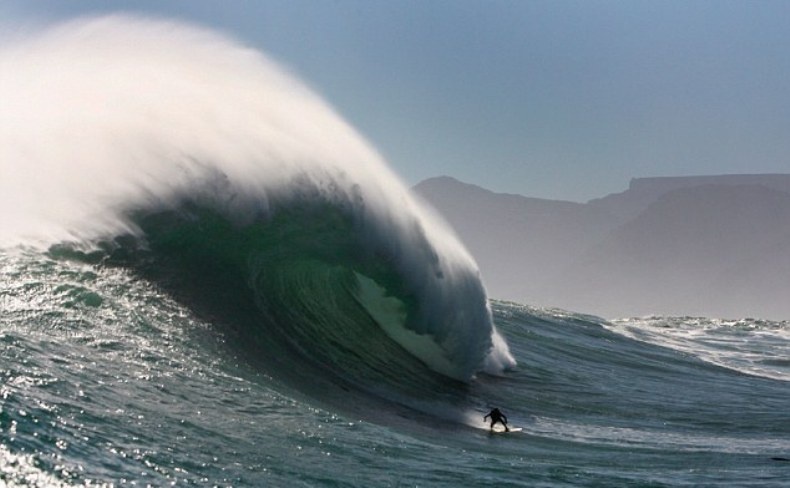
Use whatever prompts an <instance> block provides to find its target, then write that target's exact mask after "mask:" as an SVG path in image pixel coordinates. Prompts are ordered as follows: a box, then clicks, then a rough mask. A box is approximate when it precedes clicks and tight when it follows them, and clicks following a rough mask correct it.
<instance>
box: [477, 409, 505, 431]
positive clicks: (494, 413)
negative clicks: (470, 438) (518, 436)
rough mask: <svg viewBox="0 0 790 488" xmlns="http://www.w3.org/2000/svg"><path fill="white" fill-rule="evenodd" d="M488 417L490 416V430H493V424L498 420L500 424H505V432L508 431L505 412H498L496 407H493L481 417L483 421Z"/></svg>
mask: <svg viewBox="0 0 790 488" xmlns="http://www.w3.org/2000/svg"><path fill="white" fill-rule="evenodd" d="M488 417H491V430H494V424H496V423H497V422H499V423H500V424H502V425H504V426H505V432H510V429H509V428H508V426H507V417H505V414H503V413H502V412H500V411H499V409H498V408H495V409H493V410H491V411H490V412H488V415H486V416H485V417H483V422H485V421H486V419H487V418H488Z"/></svg>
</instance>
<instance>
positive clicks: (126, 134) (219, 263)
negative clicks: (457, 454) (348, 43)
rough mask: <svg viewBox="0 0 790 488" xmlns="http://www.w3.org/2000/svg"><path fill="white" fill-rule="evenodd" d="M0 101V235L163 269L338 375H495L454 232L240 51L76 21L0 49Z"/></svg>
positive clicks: (500, 347) (492, 338)
mask: <svg viewBox="0 0 790 488" xmlns="http://www.w3.org/2000/svg"><path fill="white" fill-rule="evenodd" d="M0 97H1V98H2V105H3V110H4V114H3V117H2V118H0V170H2V177H1V178H0V208H2V217H3V225H2V229H0V244H2V245H4V246H13V245H28V246H30V245H36V246H45V247H50V246H52V245H53V244H55V243H63V242H66V243H69V244H68V246H66V247H65V248H68V249H76V248H79V249H82V250H83V251H89V250H91V249H96V248H102V249H104V253H105V254H104V255H105V257H106V256H114V258H113V259H114V261H115V262H123V263H124V264H125V265H129V266H133V267H137V268H139V269H141V270H149V271H150V270H151V269H154V268H155V269H160V270H161V269H163V268H164V267H167V268H168V269H169V270H170V271H171V272H173V270H178V271H177V272H178V273H182V276H181V280H180V281H179V284H178V285H177V286H185V285H184V284H185V283H189V282H190V281H191V282H192V284H193V285H196V283H199V285H196V286H199V287H200V288H201V290H202V292H201V293H202V294H203V296H215V297H226V298H228V300H231V301H232V300H234V299H236V298H238V296H244V297H247V298H245V299H246V300H248V301H249V302H250V303H253V304H254V307H255V308H256V310H257V312H258V313H259V320H260V321H261V322H265V323H266V324H268V325H267V327H268V329H267V333H273V334H279V335H280V336H282V337H284V338H285V341H286V342H287V343H289V344H290V345H291V346H292V347H293V348H295V349H296V350H298V351H299V352H300V353H301V354H302V356H303V357H305V358H309V359H310V360H311V361H316V362H317V363H318V364H319V365H322V366H323V365H325V366H327V367H330V368H333V369H336V370H338V371H339V372H340V374H343V375H347V374H348V371H354V372H355V373H354V374H353V375H352V376H353V378H354V379H356V380H360V378H361V380H362V381H364V380H366V379H371V380H373V381H374V382H376V381H381V380H382V379H386V377H387V376H391V377H398V376H399V375H403V374H407V372H408V370H413V369H414V367H415V366H414V365H415V364H421V365H425V366H428V367H429V368H430V369H432V370H433V371H435V372H438V373H441V374H442V375H445V376H449V377H451V378H455V379H460V380H468V379H470V378H471V377H472V376H473V375H474V374H475V373H476V372H479V371H487V372H491V373H497V372H500V371H502V370H503V369H506V368H507V367H510V366H512V365H513V364H514V361H513V358H512V356H511V355H510V353H509V351H508V348H507V345H506V344H505V343H504V341H503V340H502V339H501V337H499V335H498V333H497V331H496V329H495V327H494V325H493V323H492V319H491V312H490V310H489V307H488V303H487V298H486V294H485V289H484V286H483V284H482V282H481V279H480V276H479V272H478V270H477V267H476V265H475V263H474V261H473V260H472V259H471V258H470V256H469V255H468V253H467V252H466V251H465V250H464V248H463V247H462V246H461V245H460V244H459V242H458V241H457V239H456V238H455V237H454V236H453V235H452V233H451V232H450V231H448V230H447V229H446V228H445V226H444V225H443V224H442V223H440V222H439V221H438V220H437V219H436V218H435V217H434V216H432V215H431V214H430V213H429V212H427V211H426V210H425V209H423V208H421V207H420V206H419V205H418V204H417V203H416V202H415V201H413V200H412V198H411V196H410V195H409V192H408V190H407V189H406V188H405V187H404V185H403V184H401V183H400V182H399V180H398V179H397V178H396V177H395V176H394V174H393V173H392V172H391V171H390V170H389V169H388V168H387V166H386V165H385V163H384V162H383V161H382V158H381V157H380V156H379V155H378V154H377V153H376V152H375V151H374V150H373V149H372V148H371V147H369V146H368V145H367V144H366V143H365V142H364V141H363V140H362V139H361V138H360V137H359V136H358V134H357V133H356V132H355V131H354V130H353V129H352V128H351V127H349V125H348V124H346V123H345V122H344V121H343V120H342V119H341V118H340V117H339V116H338V115H336V114H335V113H334V111H333V110H332V109H331V108H330V107H329V106H328V105H327V104H326V103H324V102H323V101H322V100H321V99H320V98H318V97H317V96H316V95H315V94H313V93H312V92H311V91H310V90H309V89H308V88H306V87H305V86H304V85H303V84H301V83H300V82H298V81H296V80H295V79H294V78H293V77H292V76H290V75H289V74H287V73H285V72H284V71H283V70H282V69H281V68H279V67H278V66H276V65H275V64H274V63H273V62H272V61H270V60H269V59H267V58H266V57H265V56H264V55H262V54H261V53H260V52H257V51H255V50H252V49H249V48H246V47H243V46H241V45H239V44H237V43H235V42H233V41H231V40H228V39H226V38H224V37H222V36H220V35H218V34H215V33H212V32H208V31H206V30H203V29H200V28H196V27H193V26H185V25H182V24H177V23H172V22H165V21H159V20H150V19H140V18H133V17H127V16H111V17H102V18H95V19H82V20H78V21H73V22H69V23H66V24H60V25H56V26H49V27H46V28H43V29H38V30H36V31H35V32H27V33H22V34H19V35H17V36H16V38H15V39H11V40H7V42H6V43H5V44H4V46H3V47H2V48H1V49H0ZM59 249H64V247H63V246H60V247H59ZM124 253H125V255H126V256H127V257H126V258H125V260H124V259H120V258H118V256H119V254H124ZM130 255H134V257H133V258H130V257H129V256H130ZM152 262H153V263H156V264H153V265H152V264H151V263H152ZM148 275H149V276H156V279H160V280H163V281H167V278H165V277H164V274H163V273H158V274H157V273H148ZM187 277H188V278H187ZM171 282H172V280H171ZM212 290H213V291H212ZM362 365H364V367H363V366H362ZM354 375H355V376H354Z"/></svg>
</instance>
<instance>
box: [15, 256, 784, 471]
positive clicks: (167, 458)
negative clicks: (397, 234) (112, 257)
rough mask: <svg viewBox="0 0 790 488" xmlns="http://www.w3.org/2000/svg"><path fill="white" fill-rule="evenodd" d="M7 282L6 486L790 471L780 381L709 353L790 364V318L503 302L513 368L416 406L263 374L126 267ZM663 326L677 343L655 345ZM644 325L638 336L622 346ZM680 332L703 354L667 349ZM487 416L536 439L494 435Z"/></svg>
mask: <svg viewBox="0 0 790 488" xmlns="http://www.w3.org/2000/svg"><path fill="white" fill-rule="evenodd" d="M0 265H1V266H2V275H0V277H1V278H2V279H1V280H0V282H1V283H3V287H2V289H1V290H0V300H2V301H1V302H0V303H1V304H2V308H3V314H2V323H0V374H2V385H3V386H2V403H1V405H2V410H1V412H0V428H2V432H0V472H2V473H3V474H2V480H3V481H4V482H5V483H7V484H8V485H10V486H14V485H32V486H58V485H63V486H73V485H83V484H88V483H94V484H95V483H114V484H116V485H122V484H124V483H128V484H132V483H135V484H137V485H145V484H151V485H154V486H162V485H165V484H168V483H173V482H175V483H178V484H187V485H189V484H194V485H215V484H218V485H237V486H299V485H302V486H571V485H577V486H595V485H598V486H684V485H685V486H705V485H707V486H722V485H732V486H781V485H782V484H784V483H786V482H787V480H788V479H790V478H788V476H789V475H790V463H787V462H785V461H778V460H773V459H772V458H776V457H780V458H788V457H790V441H789V440H788V439H790V435H789V434H790V424H789V423H788V422H787V411H788V406H790V388H788V375H787V369H786V364H785V365H784V366H783V365H782V364H778V365H776V366H774V367H773V369H771V371H768V372H764V374H763V375H762V376H758V375H756V374H755V371H754V368H753V367H752V366H748V365H747V366H744V365H743V362H744V359H743V357H742V356H743V355H742V354H741V352H742V351H741V350H740V349H739V348H737V347H735V346H733V341H732V340H731V341H725V343H724V344H723V345H716V342H714V340H716V341H719V342H721V341H720V339H721V336H722V335H723V334H725V333H727V332H729V333H730V334H731V335H732V337H733V338H735V337H737V338H739V340H740V341H741V342H743V343H745V344H750V349H749V357H754V356H755V355H758V354H759V351H757V350H756V347H755V346H754V343H752V342H750V339H752V338H753V339H755V341H756V343H757V344H760V343H761V341H766V336H767V335H772V336H775V337H773V338H772V339H770V340H767V341H766V343H765V344H764V345H762V346H760V347H763V348H764V349H765V353H766V356H767V357H773V356H774V355H776V351H777V349H780V348H782V347H787V343H786V338H784V337H782V335H781V334H779V333H778V331H780V332H781V331H786V330H787V324H784V323H771V322H765V321H756V320H754V321H740V322H738V323H724V322H717V324H718V325H717V326H716V327H715V328H714V329H713V330H711V328H710V327H708V326H707V325H708V324H710V323H711V322H712V321H709V320H706V319H691V318H687V319H677V318H667V319H659V318H651V319H650V320H645V321H642V322H637V321H624V322H616V323H613V324H610V323H606V322H604V321H602V320H599V319H596V318H593V317H588V316H583V315H577V314H571V313H564V312H560V311H547V310H537V309H532V308H529V307H525V306H521V305H517V304H512V303H501V302H495V303H494V317H495V320H496V323H497V324H498V325H499V327H500V328H501V330H502V332H503V334H504V335H505V337H506V338H507V340H508V342H509V344H510V347H511V351H512V352H513V354H514V355H515V357H516V359H517V360H518V361H519V366H518V367H517V369H516V370H514V371H511V372H509V373H507V374H506V375H505V376H503V377H491V376H486V375H479V376H478V377H477V378H476V379H475V380H473V381H471V382H470V383H468V384H463V383H457V382H454V381H453V380H443V381H442V380H440V379H438V378H437V377H436V376H435V374H434V375H430V373H428V374H429V375H430V376H429V377H427V378H426V382H428V383H431V384H433V386H432V388H434V389H435V391H434V392H431V391H427V390H426V389H419V390H417V391H416V393H414V395H415V396H414V397H409V396H408V395H409V392H404V389H405V388H404V386H403V385H402V378H398V379H396V380H394V381H395V383H394V386H391V385H388V384H387V383H386V382H384V381H383V380H382V381H380V382H378V383H377V384H376V385H375V386H367V385H363V386H362V387H361V386H359V385H353V384H350V383H349V382H347V381H345V380H343V379H342V378H339V377H337V376H336V375H335V374H334V373H332V372H326V373H322V370H321V369H322V368H321V366H320V365H318V366H316V365H314V364H309V361H303V360H302V359H301V357H300V353H299V352H294V353H293V355H290V356H286V355H285V354H284V353H283V352H282V351H281V354H282V356H281V357H279V358H266V357H265V356H267V354H268V351H267V350H266V349H265V348H264V347H259V346H258V344H256V341H254V340H251V339H250V338H249V337H243V336H240V332H239V329H238V327H235V328H234V327H232V326H233V324H232V322H233V318H232V317H231V318H228V317H214V318H207V317H205V316H201V315H200V314H199V313H197V312H196V311H195V310H192V309H190V308H189V307H188V306H185V305H184V304H183V303H180V302H179V301H178V300H176V299H174V298H173V297H172V296H171V295H170V294H168V293H166V292H165V291H163V290H162V289H161V288H160V287H159V286H157V285H156V284H154V283H151V282H149V281H146V280H145V279H142V278H140V277H138V276H136V275H135V273H133V272H131V271H129V270H127V269H123V268H117V267H112V266H102V265H95V264H90V263H85V262H84V261H78V260H73V259H66V258H63V257H55V256H53V255H52V254H51V253H50V254H42V253H39V252H31V251H29V252H21V253H20V252H7V253H4V254H3V256H2V261H0ZM242 320H243V319H242ZM658 324H662V325H661V327H663V328H664V329H665V330H666V331H667V332H666V334H654V333H653V331H654V329H655V328H656V327H658ZM237 325H238V324H237ZM624 326H627V327H628V330H629V333H628V334H627V335H625V334H622V333H619V330H620V329H621V328H622V327H624ZM639 330H644V331H645V332H644V334H645V336H646V337H640V339H641V340H634V339H632V338H631V337H629V336H637V337H638V336H639V334H638V331H639ZM681 331H682V334H683V335H685V336H688V335H693V336H694V338H693V340H694V341H695V342H698V341H702V340H703V339H704V338H706V337H707V338H708V339H709V341H707V342H706V344H707V348H706V349H702V348H701V349H700V350H701V351H702V352H701V353H699V354H695V353H693V352H692V349H693V348H692V347H685V346H684V347H680V346H678V345H677V344H676V341H677V339H672V340H666V341H665V339H663V337H666V336H670V337H672V336H675V335H679V334H681ZM692 332H693V334H692ZM664 341H665V343H664ZM783 341H784V342H783ZM711 349H717V353H716V354H711V353H710V350H711ZM712 355H713V356H715V357H716V361H715V363H716V364H714V362H713V361H711V360H710V359H709V358H710V357H711V356H712ZM756 362H758V363H759V362H760V361H756ZM778 363H781V362H778ZM782 368H785V369H782ZM308 375H310V376H315V378H313V379H312V380H307V379H305V376H308ZM322 375H323V376H322ZM434 383H439V384H440V386H437V385H436V384H434ZM363 388H364V389H363ZM388 388H392V391H387V389H388ZM492 405H496V406H500V407H501V408H502V409H503V410H504V411H505V413H506V414H508V416H509V418H510V422H511V423H512V424H513V425H518V426H522V427H524V431H523V432H522V433H514V434H510V435H505V436H503V435H494V436H492V435H490V434H488V433H487V432H486V431H485V430H484V427H485V425H484V424H483V423H482V416H483V415H484V414H485V413H486V412H487V408H488V407H489V406H492ZM459 411H460V412H463V414H464V415H461V416H459V415H458V412H459Z"/></svg>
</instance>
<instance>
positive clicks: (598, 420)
mask: <svg viewBox="0 0 790 488" xmlns="http://www.w3.org/2000/svg"><path fill="white" fill-rule="evenodd" d="M9 66H13V69H0V97H2V100H0V101H2V105H3V106H4V107H5V109H4V110H5V111H4V117H3V118H1V119H0V170H1V171H2V173H0V219H2V225H0V486H36V487H38V486H40V487H50V486H56V487H57V486H101V485H106V486H168V485H174V486H283V487H293V486H305V487H313V486H315V487H324V486H327V487H371V486H390V487H399V486H424V487H427V486H447V487H458V486H491V487H494V486H496V487H506V486H528V487H562V486H601V487H610V486H653V487H661V486H694V487H697V486H752V487H758V486H764V487H776V486H786V485H787V484H788V483H790V422H788V412H790V360H788V357H790V323H787V322H771V321H766V320H760V319H759V318H750V319H742V320H721V319H716V318H702V317H642V318H630V319H622V320H610V321H607V320H603V319H600V318H597V317H592V316H589V315H584V314H581V313H574V312H568V311H562V310H554V309H551V310H549V309H539V308H534V307H530V306H528V305H522V304H516V303H509V302H501V301H496V300H495V299H492V298H491V297H489V296H488V295H487V293H486V289H485V284H484V283H485V277H482V276H480V273H479V271H478V269H477V266H476V264H475V262H474V259H473V257H472V256H470V255H469V254H468V253H467V252H466V250H465V249H464V247H463V245H462V244H461V243H460V242H459V241H458V240H457V239H456V237H455V236H454V234H453V232H452V230H451V229H449V228H447V226H446V225H444V224H443V223H442V222H441V220H440V219H439V218H437V217H436V216H434V215H433V212H432V211H431V210H430V209H427V208H424V206H423V205H421V204H420V203H419V202H418V201H416V200H415V199H414V198H413V196H412V195H411V193H410V192H409V190H408V188H407V187H406V186H404V185H403V184H402V183H401V182H400V181H399V179H398V178H397V177H396V176H395V175H394V174H393V173H392V172H391V170H389V168H388V167H387V165H386V163H385V162H384V161H383V160H382V158H381V157H380V156H379V155H378V154H377V153H376V151H375V150H374V149H373V148H371V147H370V146H369V145H368V144H367V143H365V141H364V140H363V139H362V138H361V137H360V136H359V135H358V134H356V132H355V131H354V130H353V129H352V128H351V127H350V126H349V125H348V124H347V123H345V122H344V121H343V120H342V118H340V116H339V115H337V114H336V113H334V111H333V110H332V108H331V107H329V106H328V105H327V104H326V103H325V102H323V101H322V100H321V99H320V98H319V97H317V96H316V95H315V94H313V93H312V91H311V90H309V89H308V88H307V87H305V86H304V85H303V84H302V83H301V82H299V81H298V80H296V79H294V78H293V77H292V76H291V75H289V74H288V73H286V72H285V71H283V70H282V69H281V68H279V67H278V66H277V65H276V63H273V62H272V61H270V60H269V59H268V58H266V57H265V56H264V55H263V54H261V53H258V52H255V51H253V50H251V49H249V48H246V47H244V46H241V45H238V44H237V43H235V42H234V41H232V40H228V39H225V38H224V37H222V36H220V35H218V34H216V33H212V32H208V31H205V30H203V29H200V28H197V27H193V26H185V25H182V24H176V23H172V22H167V21H158V20H151V19H139V18H134V17H128V16H110V17H101V18H95V19H80V20H77V21H73V22H70V23H66V24H62V25H55V26H44V27H42V28H41V29H39V30H36V31H33V32H31V33H29V34H26V35H20V36H18V38H15V39H12V40H10V41H9V42H7V43H6V44H4V46H3V47H2V48H0V68H3V67H9ZM53 87H56V89H53ZM524 279H525V280H526V279H539V278H538V277H532V276H525V277H524ZM493 407H499V408H500V409H501V410H502V411H503V412H504V413H505V414H506V415H507V416H508V418H509V421H510V424H511V426H514V427H521V428H522V429H523V430H521V431H520V432H513V433H510V434H493V433H490V432H489V430H488V426H487V425H486V423H484V422H483V416H484V415H485V414H486V413H488V411H489V410H490V409H491V408H493Z"/></svg>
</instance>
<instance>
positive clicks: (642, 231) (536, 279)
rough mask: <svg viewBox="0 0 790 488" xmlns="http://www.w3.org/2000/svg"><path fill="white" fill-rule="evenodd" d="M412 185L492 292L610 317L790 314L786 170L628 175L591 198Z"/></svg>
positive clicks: (443, 180)
mask: <svg viewBox="0 0 790 488" xmlns="http://www.w3.org/2000/svg"><path fill="white" fill-rule="evenodd" d="M414 191H415V192H416V193H417V194H418V195H419V196H421V197H422V198H423V199H425V200H426V201H427V202H428V203H429V204H431V205H432V206H433V207H435V208H436V209H437V210H438V211H439V212H440V213H441V214H442V215H443V216H444V217H445V219H446V220H447V221H448V222H449V223H450V225H452V226H453V227H454V228H455V230H456V232H457V233H458V234H459V236H460V237H461V239H462V240H463V241H464V243H465V244H466V245H467V247H468V248H469V250H470V252H472V254H473V255H474V256H475V258H476V259H477V261H478V263H479V264H480V268H481V272H482V273H483V278H484V280H485V282H486V284H487V286H488V288H489V292H490V294H491V296H493V297H495V298H502V299H509V300H515V301H519V302H524V303H529V304H534V305H539V306H557V307H562V308H568V309H572V310H576V311H581V312H589V313H595V314H599V315H604V316H608V317H611V316H623V315H647V314H662V315H666V314H673V315H708V316H727V317H735V316H756V317H760V318H778V319H787V318H790V303H788V300H787V297H788V292H790V175H742V176H741V175H737V176H729V175H727V176H710V177H677V178H644V179H635V180H632V182H631V185H630V187H629V189H628V190H626V191H625V192H622V193H618V194H614V195H609V196H606V197H604V198H601V199H597V200H592V201H590V202H588V203H586V204H580V203H572V202H563V201H553V200H544V199H536V198H527V197H522V196H518V195H507V194H497V193H493V192H490V191H488V190H485V189H483V188H480V187H477V186H474V185H469V184H465V183H461V182H459V181H457V180H454V179H452V178H448V177H440V178H432V179H429V180H426V181H423V182H422V183H420V184H418V185H417V186H415V188H414Z"/></svg>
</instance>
